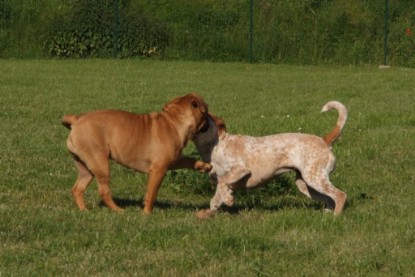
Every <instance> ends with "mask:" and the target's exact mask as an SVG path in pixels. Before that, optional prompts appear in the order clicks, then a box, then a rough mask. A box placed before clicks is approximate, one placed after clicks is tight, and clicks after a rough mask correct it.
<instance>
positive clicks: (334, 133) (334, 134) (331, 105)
mask: <svg viewBox="0 0 415 277" xmlns="http://www.w3.org/2000/svg"><path fill="white" fill-rule="evenodd" d="M331 109H335V110H337V112H338V113H339V118H338V119H337V123H336V127H334V128H333V130H331V131H330V133H328V134H327V135H325V136H324V137H323V139H324V141H325V142H326V143H327V145H329V146H330V145H331V144H332V143H333V142H334V141H335V140H336V139H337V138H338V137H339V135H340V132H341V131H342V129H343V127H344V125H345V124H346V120H347V108H346V107H345V106H344V105H343V104H342V103H340V102H338V101H330V102H328V103H327V104H326V105H324V107H323V109H322V110H321V111H322V112H327V111H329V110H331Z"/></svg>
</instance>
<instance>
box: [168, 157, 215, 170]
mask: <svg viewBox="0 0 415 277" xmlns="http://www.w3.org/2000/svg"><path fill="white" fill-rule="evenodd" d="M185 168H188V169H194V170H198V171H200V172H203V173H206V172H209V171H210V170H211V169H212V165H210V164H208V163H205V162H203V161H199V160H196V159H194V158H190V157H186V156H182V157H180V158H179V159H178V160H177V161H176V162H175V163H174V164H173V165H171V166H170V167H169V169H172V170H174V169H185Z"/></svg>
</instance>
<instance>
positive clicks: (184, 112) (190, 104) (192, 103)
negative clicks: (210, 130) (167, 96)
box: [163, 93, 208, 134]
mask: <svg viewBox="0 0 415 277" xmlns="http://www.w3.org/2000/svg"><path fill="white" fill-rule="evenodd" d="M163 111H166V112H168V113H172V114H175V115H180V116H184V118H185V120H186V122H184V123H183V124H184V126H191V127H192V128H191V130H190V132H191V133H192V134H195V133H197V132H199V131H202V130H205V129H207V127H208V120H207V116H208V105H207V104H206V102H205V101H204V100H203V98H202V97H201V96H200V95H198V94H196V93H189V94H187V95H185V96H181V97H177V98H175V99H173V100H172V101H170V102H169V103H167V104H166V105H165V106H164V107H163Z"/></svg>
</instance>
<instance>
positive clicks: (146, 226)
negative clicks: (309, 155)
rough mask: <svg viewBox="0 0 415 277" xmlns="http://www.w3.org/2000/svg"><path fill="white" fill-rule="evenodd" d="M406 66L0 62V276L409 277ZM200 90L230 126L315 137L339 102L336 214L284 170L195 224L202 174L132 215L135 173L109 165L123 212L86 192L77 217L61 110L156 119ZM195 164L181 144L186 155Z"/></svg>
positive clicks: (413, 166) (410, 119)
mask: <svg viewBox="0 0 415 277" xmlns="http://www.w3.org/2000/svg"><path fill="white" fill-rule="evenodd" d="M414 79H415V71H414V70H408V69H401V68H391V69H388V70H379V69H378V68H376V67H298V66H282V65H281V66H278V65H277V66H276V65H247V64H219V63H192V62H157V61H141V60H67V61H57V60H2V61H1V66H0V249H1V250H0V276H29V275H30V276H45V275H51V276H56V275H64V276H69V275H70V276H90V275H98V276H116V275H118V276H128V275H134V276H241V275H244V276H316V275H318V276H408V275H411V274H413V272H415V265H414V263H413V258H414V249H415V231H414V230H415V228H414V227H415V226H414V222H415V216H414V215H415V213H414V212H413V207H414V200H413V197H414V195H415V193H414V183H415V182H414V179H415V177H414V176H415V150H414V149H415V139H414V137H415V128H414V127H415V114H414V103H415V102H414V98H415V86H414ZM189 91H198V92H199V93H200V94H201V95H203V97H204V98H205V100H206V101H207V102H208V103H209V105H210V111H212V112H213V113H215V114H218V115H219V116H221V117H223V118H224V120H225V122H226V123H227V126H228V129H229V132H231V133H243V134H250V135H265V134H271V133H279V132H298V131H301V132H306V133H313V134H317V135H324V134H325V133H327V132H328V131H329V130H330V129H331V128H332V127H333V126H334V123H335V121H336V119H337V114H336V113H335V112H330V113H323V114H322V113H320V112H319V111H320V109H321V107H322V106H323V105H324V104H325V103H326V102H327V101H329V100H334V99H335V100H340V101H342V102H343V103H344V104H346V106H347V107H348V108H349V113H350V114H349V120H348V122H347V124H346V127H345V129H344V131H343V133H342V135H341V138H340V139H339V140H338V141H337V142H336V143H335V144H334V146H333V150H334V153H335V155H336V157H337V167H336V170H335V171H334V172H333V173H332V175H331V180H332V182H333V183H334V184H335V185H336V186H337V187H339V188H341V189H342V190H344V191H345V192H347V194H348V196H349V201H348V206H347V208H346V210H345V211H344V213H343V214H342V215H340V216H338V217H334V216H332V215H331V214H327V213H324V212H323V211H322V206H321V204H320V203H316V202H313V201H311V200H308V199H306V198H305V197H304V196H303V195H301V194H300V193H299V192H298V191H297V189H296V188H295V185H294V184H293V181H292V175H290V174H288V175H284V176H282V177H281V178H279V179H278V180H277V181H276V182H273V183H271V184H270V185H269V186H267V187H264V188H261V189H258V190H252V191H248V192H239V193H237V194H236V199H235V200H236V203H235V207H233V208H229V209H223V210H222V212H221V213H220V214H218V216H216V217H215V218H213V219H211V220H207V221H199V220H197V219H196V217H195V212H196V211H197V210H198V209H201V208H206V207H207V206H208V205H209V201H210V198H211V196H212V195H213V189H212V187H211V185H210V184H209V180H208V177H207V176H206V175H202V174H199V173H197V172H192V171H177V172H174V173H173V172H171V173H169V174H168V176H167V177H166V178H165V180H164V183H163V185H162V187H161V189H160V193H159V195H158V199H157V204H156V207H155V210H154V214H153V215H152V216H151V217H147V216H144V215H143V214H142V204H141V203H142V197H143V195H144V191H145V176H144V175H142V174H138V173H133V172H131V171H130V170H128V169H125V168H123V167H121V166H118V165H116V164H114V165H113V166H112V185H111V188H112V191H113V194H114V196H115V197H116V199H117V201H118V202H119V203H120V204H121V205H123V206H124V207H125V208H126V211H125V212H124V213H121V214H118V213H113V212H111V211H109V210H108V209H107V208H105V207H102V206H101V205H100V198H99V196H98V193H97V186H96V183H95V182H94V183H92V184H91V186H90V187H89V189H88V190H87V193H86V203H87V206H88V207H89V208H90V210H89V211H88V212H79V211H78V210H77V208H76V206H75V204H74V202H73V200H72V197H71V193H70V189H71V187H72V185H73V183H74V181H75V174H76V172H75V168H74V166H73V164H72V160H71V157H70V155H69V154H68V153H67V150H66V148H65V140H66V137H67V135H68V130H66V129H65V128H64V127H62V126H61V125H60V123H59V122H60V118H61V116H62V115H64V114H66V113H78V112H85V111H90V110H95V109H107V108H111V109H123V110H128V111H133V112H138V113H146V112H150V111H160V110H161V107H162V106H163V104H164V103H166V102H167V101H168V100H170V99H171V98H173V97H175V96H178V95H183V94H185V93H187V92H189ZM185 152H186V153H187V154H189V155H197V153H196V151H195V148H194V146H193V145H192V144H189V146H188V147H187V148H186V149H185Z"/></svg>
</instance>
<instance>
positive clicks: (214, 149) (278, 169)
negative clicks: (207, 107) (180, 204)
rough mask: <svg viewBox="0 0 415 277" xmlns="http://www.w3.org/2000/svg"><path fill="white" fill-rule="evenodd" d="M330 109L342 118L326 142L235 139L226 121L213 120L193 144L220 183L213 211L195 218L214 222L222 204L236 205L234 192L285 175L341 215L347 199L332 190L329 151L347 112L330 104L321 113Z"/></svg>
mask: <svg viewBox="0 0 415 277" xmlns="http://www.w3.org/2000/svg"><path fill="white" fill-rule="evenodd" d="M331 109H335V110H337V111H338V113H339V118H338V120H337V124H336V126H335V127H334V128H333V130H332V131H331V132H329V133H328V134H327V135H326V136H325V137H324V138H321V137H318V136H315V135H311V134H299V133H284V134H276V135H270V136H265V137H251V136H243V135H231V134H229V133H227V132H226V126H225V123H224V122H223V120H221V119H220V118H218V117H216V116H214V115H212V114H210V115H209V117H208V120H209V121H211V123H210V124H209V126H208V128H207V129H206V130H205V131H204V132H199V133H198V134H196V135H195V137H194V139H193V141H194V143H195V144H196V147H197V149H198V151H199V153H200V155H201V156H202V159H203V161H205V162H209V163H211V164H212V170H211V171H210V173H209V174H210V175H211V176H212V177H213V179H214V180H216V182H217V189H216V193H215V196H214V197H213V198H212V200H211V202H210V209H208V210H202V211H200V212H198V213H197V216H198V217H199V218H208V217H211V216H213V215H214V214H215V213H216V211H217V210H218V209H219V207H220V206H221V205H222V204H223V203H225V204H226V205H228V206H231V205H232V204H233V196H232V193H233V190H235V189H238V188H254V187H257V186H259V185H261V184H265V183H266V182H268V181H269V180H270V179H272V178H275V177H276V176H277V175H279V174H281V173H283V172H287V171H295V172H296V173H297V179H296V182H295V183H296V185H297V187H298V188H299V190H300V191H301V192H302V193H303V194H305V195H306V196H308V197H310V198H313V199H316V200H322V201H324V202H325V203H326V207H327V208H328V209H330V210H333V211H334V214H335V215H338V214H340V213H341V212H342V210H343V207H344V204H345V202H346V198H347V196H346V193H344V192H343V191H341V190H339V189H337V188H336V187H334V186H333V185H332V183H331V182H330V180H329V174H330V172H331V171H332V170H333V169H334V162H335V158H334V155H333V153H332V151H331V145H332V143H333V142H334V141H335V140H336V139H337V137H338V136H339V135H340V132H341V130H342V129H343V127H344V125H345V123H346V120H347V109H346V107H345V106H344V105H343V104H342V103H340V102H337V101H331V102H328V103H327V104H326V105H325V106H324V107H323V109H322V111H323V112H325V111H328V110H331Z"/></svg>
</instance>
